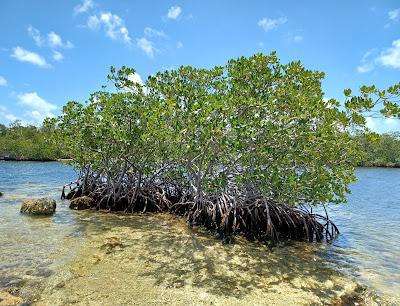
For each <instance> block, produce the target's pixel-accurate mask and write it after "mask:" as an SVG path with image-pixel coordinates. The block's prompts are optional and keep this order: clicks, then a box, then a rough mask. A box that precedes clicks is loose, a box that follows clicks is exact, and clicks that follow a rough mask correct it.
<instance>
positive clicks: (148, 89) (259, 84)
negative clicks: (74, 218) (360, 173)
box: [46, 53, 399, 222]
mask: <svg viewBox="0 0 400 306" xmlns="http://www.w3.org/2000/svg"><path fill="white" fill-rule="evenodd" d="M134 73H135V70H134V69H131V68H127V67H122V68H121V69H119V70H118V71H117V70H116V69H115V68H111V73H110V75H109V76H108V79H109V80H110V81H111V82H112V83H113V84H114V86H115V90H111V91H106V90H105V89H104V88H103V90H100V91H97V92H95V93H93V94H92V95H91V96H90V98H89V100H88V101H87V102H86V104H85V105H83V104H81V103H78V102H75V101H72V102H69V103H68V104H67V105H66V106H65V107H64V108H63V113H62V115H61V116H59V117H58V118H56V119H50V120H47V122H46V126H47V128H48V129H51V130H52V131H53V133H54V139H56V141H57V142H58V143H60V142H62V143H63V147H64V148H66V150H67V154H68V155H70V156H71V157H73V158H74V162H75V165H76V166H77V167H78V168H80V169H82V173H83V174H82V178H81V182H84V183H82V184H83V186H84V187H83V189H85V188H86V187H85V184H87V182H88V181H90V182H91V185H90V184H89V185H90V187H87V188H89V189H90V190H91V192H92V193H93V192H94V191H93V190H96V192H97V193H100V194H101V195H102V197H103V198H105V199H106V200H105V201H106V202H107V203H110V201H111V203H113V202H114V203H115V201H117V200H118V199H120V198H121V197H122V198H124V199H128V200H127V203H125V204H124V207H125V209H127V208H126V207H130V205H134V204H133V203H135V202H136V201H137V198H136V197H137V196H138V194H140V192H139V191H140V190H144V189H146V188H148V186H157V187H159V186H162V185H163V184H167V183H168V184H172V183H173V184H175V185H174V186H176V185H178V186H180V187H181V188H183V190H184V192H183V193H184V194H185V195H182V193H179V197H180V199H181V200H180V201H178V202H181V203H184V202H185V201H186V200H188V199H190V200H191V201H192V202H193V203H195V205H197V210H196V211H197V212H198V214H201V211H202V209H203V208H204V207H205V206H206V204H205V203H211V204H212V203H215V201H214V200H210V197H211V198H213V199H215V197H217V198H218V199H221V198H223V197H224V196H225V195H227V199H229V200H227V201H228V202H231V203H233V202H235V203H236V202H240V203H245V202H246V201H247V202H248V201H249V199H253V198H255V197H256V198H258V199H274V201H279V202H282V203H286V205H290V206H293V207H296V206H299V205H304V204H307V205H316V204H320V203H327V202H333V203H341V202H344V201H345V200H346V194H347V192H348V191H349V190H348V186H349V183H351V182H352V181H354V180H355V176H354V167H355V165H356V164H357V163H358V162H359V161H360V158H361V151H360V146H359V144H358V141H357V140H356V139H355V138H354V137H353V136H354V134H355V133H362V132H364V131H366V130H367V129H366V127H365V119H364V117H363V116H362V114H363V112H365V111H371V110H372V109H373V108H374V107H376V106H377V104H378V103H383V105H384V108H383V111H382V113H383V114H384V115H395V114H398V109H397V108H396V107H395V106H394V105H395V104H392V102H390V101H391V100H390V99H392V98H393V96H396V95H398V94H399V86H398V85H397V86H394V87H392V88H390V90H389V91H388V92H385V91H378V90H376V89H375V87H373V86H372V87H363V88H361V91H360V95H359V96H352V95H351V91H350V90H345V95H346V100H345V102H344V103H340V102H339V101H337V100H335V99H330V100H328V101H327V100H325V99H324V93H323V91H322V88H321V81H322V79H323V77H324V73H322V72H319V71H313V70H309V69H306V68H305V67H303V65H302V64H301V63H300V62H290V63H288V64H282V63H281V62H280V61H279V59H278V58H277V56H276V54H275V53H271V54H270V55H263V54H256V55H254V56H251V57H248V58H246V57H241V58H238V59H234V60H230V61H229V62H228V63H227V64H226V65H223V66H217V67H214V68H212V69H199V68H193V67H189V66H188V67H183V66H182V67H180V68H178V69H173V70H169V71H164V72H159V73H156V74H155V75H152V76H150V77H149V78H148V79H147V80H146V82H145V84H144V85H140V84H138V83H134V82H132V81H131V79H130V76H131V75H132V74H134ZM374 95H377V96H378V98H377V100H374ZM99 180H101V184H100V185H102V186H103V187H101V188H99V187H94V186H98V185H99ZM94 181H97V183H93V182H94ZM104 182H106V183H104ZM89 185H88V186H89ZM105 185H106V186H105ZM81 186H82V185H81ZM96 188H97V189H96ZM132 190H134V191H132ZM180 191H182V190H180ZM222 195H223V196H222ZM145 198H146V197H145ZM153 200H154V199H153ZM213 201H214V202H213ZM218 201H220V202H219V203H221V200H218ZM247 202H246V203H247ZM146 203H147V199H146ZM211 204H210V205H211ZM108 205H112V204H108ZM207 205H208V204H207ZM213 205H214V204H213ZM221 205H222V204H221ZM232 205H233V204H232ZM235 205H236V204H235ZM265 205H266V204H265ZM211 206H212V205H211ZM211 206H210V207H211ZM212 210H213V209H211V208H210V211H212ZM264 212H265V211H264ZM194 214H196V213H194ZM235 220H236V217H235ZM235 222H236V221H235Z"/></svg>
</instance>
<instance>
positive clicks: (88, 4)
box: [74, 0, 94, 15]
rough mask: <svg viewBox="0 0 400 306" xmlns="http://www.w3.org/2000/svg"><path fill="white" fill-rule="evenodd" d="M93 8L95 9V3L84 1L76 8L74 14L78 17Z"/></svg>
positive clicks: (90, 0)
mask: <svg viewBox="0 0 400 306" xmlns="http://www.w3.org/2000/svg"><path fill="white" fill-rule="evenodd" d="M93 7H94V2H93V1H92V0H82V2H81V3H79V4H77V5H76V6H75V7H74V14H75V15H78V14H81V13H85V12H87V11H88V10H90V9H91V8H93Z"/></svg>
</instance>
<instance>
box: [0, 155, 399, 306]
mask: <svg viewBox="0 0 400 306" xmlns="http://www.w3.org/2000/svg"><path fill="white" fill-rule="evenodd" d="M75 175H76V174H75V172H74V171H73V170H72V169H71V168H69V167H68V166H65V165H63V164H61V163H32V162H1V161H0V191H2V192H4V194H5V195H4V196H3V197H2V198H0V290H1V289H2V288H9V287H18V288H20V289H19V290H20V291H19V294H20V295H22V296H23V297H24V299H25V300H26V301H27V302H33V301H35V300H37V299H40V298H41V299H40V303H43V304H46V305H63V304H68V303H82V304H89V305H90V304H93V303H94V304H96V301H97V302H98V301H102V304H104V305H107V304H108V303H111V304H121V305H122V304H127V303H128V304H129V303H131V302H132V299H133V301H135V302H136V303H137V304H141V303H147V302H149V301H150V302H149V303H148V304H151V303H153V304H160V303H164V304H165V303H167V304H168V303H169V304H171V303H172V304H177V305H178V304H181V305H187V304H192V305H196V304H210V303H213V304H221V305H222V304H263V303H264V302H263V301H265V300H266V299H267V300H269V301H270V302H271V303H272V302H273V301H275V303H277V304H285V303H286V304H292V303H294V301H296V304H299V303H300V302H299V301H301V303H300V304H311V303H316V304H326V303H329V301H331V299H334V298H335V297H336V296H338V295H339V294H341V293H342V292H344V291H346V290H348V289H349V288H351V287H352V286H354V283H353V282H352V281H351V278H352V277H354V278H355V279H356V280H357V281H358V282H361V283H363V284H365V285H367V286H369V287H371V288H372V289H373V290H376V291H377V292H378V293H379V294H383V295H385V296H387V297H388V298H389V299H390V300H392V301H394V302H393V303H395V304H400V302H399V301H400V295H399V288H400V248H399V245H398V244H397V242H398V241H399V240H400V231H398V225H399V220H400V207H399V203H400V186H399V184H400V169H377V168H368V169H358V170H357V176H358V177H359V181H358V183H356V184H354V185H353V186H352V188H351V189H352V194H351V195H350V196H349V204H348V205H346V206H333V207H331V208H330V216H331V217H332V218H333V219H334V221H335V222H336V224H337V225H338V226H339V229H340V230H341V232H342V234H341V235H340V237H339V238H338V239H337V240H336V241H335V242H334V244H333V245H326V244H317V245H310V244H304V243H295V244H293V245H292V246H289V247H285V248H279V249H278V248H276V249H274V250H272V251H271V250H270V249H268V248H267V247H265V246H262V245H259V244H255V243H247V242H244V241H241V240H240V239H239V240H238V242H237V243H236V244H234V245H223V244H221V243H220V242H219V241H218V240H217V239H214V237H212V236H211V235H210V234H209V233H206V232H204V231H202V230H201V229H193V230H191V229H189V228H188V227H187V226H186V224H185V222H184V221H183V220H181V219H179V218H175V217H172V216H169V215H156V216H153V215H136V216H120V215H111V214H104V213H91V212H76V211H71V210H69V209H68V204H67V203H66V202H65V203H64V202H63V201H60V200H57V211H56V213H55V214H54V215H53V216H52V217H50V218H48V217H47V218H43V217H42V218H40V217H29V216H24V215H20V214H19V208H20V203H21V201H22V200H23V199H25V198H31V197H40V196H46V197H52V198H54V199H59V195H60V192H61V186H62V185H63V184H65V183H66V182H69V181H71V180H73V179H74V177H75ZM336 271H338V272H341V273H343V274H341V273H336ZM42 290H43V293H42V294H40V293H41V292H42ZM41 296H42V297H41ZM129 298H130V299H131V300H129ZM66 299H67V300H66ZM127 299H128V300H127ZM151 301H152V302H151ZM97 304H98V303H97Z"/></svg>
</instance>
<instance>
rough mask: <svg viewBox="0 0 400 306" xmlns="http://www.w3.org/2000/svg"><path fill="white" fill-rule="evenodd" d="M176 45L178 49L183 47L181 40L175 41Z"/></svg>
mask: <svg viewBox="0 0 400 306" xmlns="http://www.w3.org/2000/svg"><path fill="white" fill-rule="evenodd" d="M176 47H177V48H178V49H180V48H183V43H182V42H181V41H178V42H177V43H176Z"/></svg>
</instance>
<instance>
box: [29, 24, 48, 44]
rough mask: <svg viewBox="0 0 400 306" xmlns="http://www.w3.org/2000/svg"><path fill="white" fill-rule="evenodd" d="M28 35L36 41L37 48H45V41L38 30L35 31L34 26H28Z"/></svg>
mask: <svg viewBox="0 0 400 306" xmlns="http://www.w3.org/2000/svg"><path fill="white" fill-rule="evenodd" d="M28 34H29V36H30V37H32V39H33V40H34V41H35V43H36V45H37V46H39V47H41V46H43V44H44V39H43V37H42V35H41V34H40V31H39V30H38V29H35V28H34V27H33V26H31V25H29V26H28Z"/></svg>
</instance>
